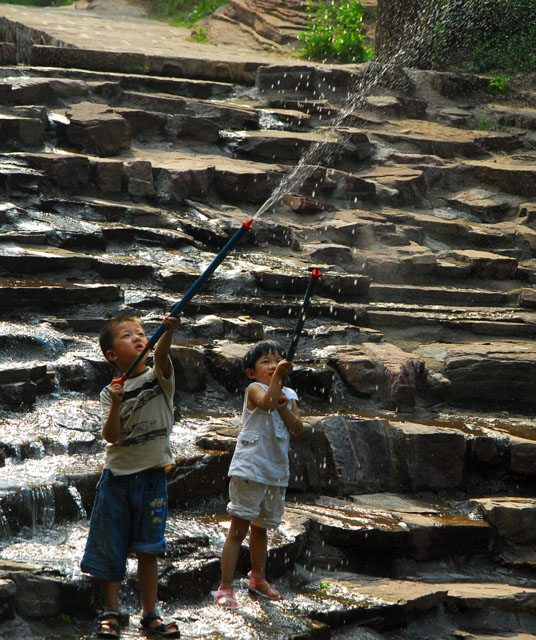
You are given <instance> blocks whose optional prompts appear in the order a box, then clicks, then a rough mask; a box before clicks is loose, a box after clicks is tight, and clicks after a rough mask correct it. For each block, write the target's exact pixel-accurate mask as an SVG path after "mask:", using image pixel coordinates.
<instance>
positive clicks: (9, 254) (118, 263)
mask: <svg viewBox="0 0 536 640" xmlns="http://www.w3.org/2000/svg"><path fill="white" fill-rule="evenodd" d="M74 270H76V271H82V272H86V273H87V272H89V270H94V271H96V272H97V273H98V274H100V275H101V276H102V277H103V278H104V279H107V278H110V279H113V280H115V279H118V278H124V279H129V280H130V279H134V280H141V279H144V278H151V277H153V276H154V274H155V272H156V268H155V266H154V264H153V263H152V261H141V260H136V258H135V257H133V256H128V255H117V254H114V255H110V256H106V255H104V256H102V257H101V256H91V255H87V254H82V253H78V252H75V251H70V250H68V249H60V248H57V247H48V246H34V247H26V248H24V249H23V248H21V247H14V248H13V249H11V248H2V247H1V246H0V272H3V273H4V274H5V275H8V274H10V275H11V276H14V275H15V274H34V275H36V274H39V273H45V272H62V271H63V272H65V271H69V273H71V274H72V273H73V271H74ZM88 275H90V274H88ZM90 277H91V276H90Z"/></svg>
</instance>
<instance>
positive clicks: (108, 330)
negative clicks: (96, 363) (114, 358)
mask: <svg viewBox="0 0 536 640" xmlns="http://www.w3.org/2000/svg"><path fill="white" fill-rule="evenodd" d="M122 322H137V323H138V324H141V323H140V321H139V320H138V318H136V317H135V316H119V317H118V318H112V319H111V320H108V322H107V323H106V324H105V325H104V326H103V327H102V329H101V330H100V332H99V346H100V348H101V351H102V353H103V355H104V357H105V358H106V352H107V351H109V350H110V349H113V348H114V334H115V328H116V327H117V325H118V324H121V323H122Z"/></svg>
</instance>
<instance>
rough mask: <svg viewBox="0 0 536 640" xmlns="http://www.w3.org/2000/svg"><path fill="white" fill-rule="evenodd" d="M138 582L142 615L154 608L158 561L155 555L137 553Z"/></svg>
mask: <svg viewBox="0 0 536 640" xmlns="http://www.w3.org/2000/svg"><path fill="white" fill-rule="evenodd" d="M137 555H138V583H139V585H140V594H141V602H142V607H143V610H142V614H141V615H142V617H145V616H146V615H147V614H148V613H151V611H154V610H155V608H156V597H157V591H158V561H157V559H156V556H151V555H149V554H148V553H138V554H137Z"/></svg>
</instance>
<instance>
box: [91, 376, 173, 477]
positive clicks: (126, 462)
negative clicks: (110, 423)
mask: <svg viewBox="0 0 536 640" xmlns="http://www.w3.org/2000/svg"><path fill="white" fill-rule="evenodd" d="M123 389H124V396H123V402H122V404H121V409H120V416H121V437H120V439H119V441H118V442H116V443H114V444H107V445H106V463H105V465H104V466H105V468H106V469H110V471H111V472H112V473H113V474H114V475H126V474H129V473H138V472H139V471H143V470H145V469H151V468H153V467H166V466H168V465H170V464H173V462H174V460H173V456H172V454H171V447H170V443H169V435H170V433H171V430H172V429H173V424H174V422H175V419H174V416H173V394H174V392H175V376H174V374H173V371H172V373H171V375H170V377H169V378H164V376H163V374H162V371H161V370H160V369H159V368H158V367H157V366H155V367H154V368H152V369H151V368H150V367H147V369H146V370H145V371H144V372H143V373H141V374H140V375H137V376H134V377H132V378H127V380H126V381H125V384H124V387H123ZM100 400H101V412H102V421H103V423H104V422H105V421H106V419H107V417H108V414H109V412H110V407H111V403H112V401H111V397H110V394H109V392H108V387H105V388H104V389H103V390H102V391H101V396H100Z"/></svg>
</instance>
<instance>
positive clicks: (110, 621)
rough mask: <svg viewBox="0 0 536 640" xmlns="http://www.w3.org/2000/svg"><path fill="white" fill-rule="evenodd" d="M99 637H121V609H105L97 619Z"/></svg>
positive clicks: (97, 634)
mask: <svg viewBox="0 0 536 640" xmlns="http://www.w3.org/2000/svg"><path fill="white" fill-rule="evenodd" d="M95 623H96V625H97V631H96V634H95V635H96V636H97V638H119V636H120V635H121V626H120V625H121V614H120V613H119V611H104V612H103V613H101V615H100V616H98V618H97V619H96V620H95Z"/></svg>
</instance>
